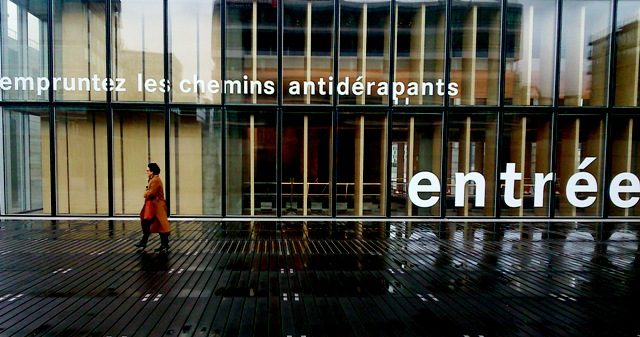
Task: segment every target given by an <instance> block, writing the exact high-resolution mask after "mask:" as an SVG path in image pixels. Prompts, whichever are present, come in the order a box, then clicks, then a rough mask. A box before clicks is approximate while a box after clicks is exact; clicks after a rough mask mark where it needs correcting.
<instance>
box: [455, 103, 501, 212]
mask: <svg viewBox="0 0 640 337" xmlns="http://www.w3.org/2000/svg"><path fill="white" fill-rule="evenodd" d="M496 116H497V115H496V114H495V113H486V112H484V113H482V112H478V113H473V114H463V113H460V114H458V113H450V114H449V125H448V133H449V145H448V154H447V170H448V172H447V215H459V216H469V215H471V216H493V215H494V210H495V207H496V202H495V189H496V186H495V185H496V184H495V182H496V175H495V171H496V170H495V167H496V141H497V136H498V135H497V123H496Z"/></svg>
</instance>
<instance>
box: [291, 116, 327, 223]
mask: <svg viewBox="0 0 640 337" xmlns="http://www.w3.org/2000/svg"><path fill="white" fill-rule="evenodd" d="M331 138H332V131H331V113H330V112H324V113H319V112H314V113H296V112H288V113H285V114H284V117H283V131H282V205H283V206H282V207H283V210H282V214H283V215H331V204H332V199H331V178H332V175H331V164H332V162H333V161H332V159H333V155H332V146H333V143H332V139H331Z"/></svg>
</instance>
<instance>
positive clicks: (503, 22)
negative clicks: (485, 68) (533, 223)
mask: <svg viewBox="0 0 640 337" xmlns="http://www.w3.org/2000/svg"><path fill="white" fill-rule="evenodd" d="M500 7H501V8H500V10H501V13H500V70H499V73H498V120H497V123H498V127H497V129H496V133H497V135H496V144H495V145H496V161H495V163H494V164H495V167H494V174H495V180H494V184H495V185H494V186H495V190H494V212H493V215H494V216H495V217H496V218H499V217H500V215H501V212H502V207H501V206H502V201H501V200H500V192H501V190H500V185H501V184H500V171H501V168H502V164H503V163H504V159H503V151H502V130H503V129H504V109H503V108H504V106H505V104H504V95H505V94H504V93H505V85H506V83H505V82H506V80H505V79H506V77H507V76H506V73H505V72H506V62H507V43H506V42H507V14H508V0H502V1H501V4H500ZM521 169H522V170H523V171H524V168H521ZM523 179H524V177H523ZM521 197H524V196H521Z"/></svg>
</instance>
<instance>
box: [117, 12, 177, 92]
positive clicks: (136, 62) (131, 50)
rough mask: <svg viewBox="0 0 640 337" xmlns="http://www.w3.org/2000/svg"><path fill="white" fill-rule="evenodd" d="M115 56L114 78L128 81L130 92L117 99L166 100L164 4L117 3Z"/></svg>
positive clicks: (126, 84) (127, 86)
mask: <svg viewBox="0 0 640 337" xmlns="http://www.w3.org/2000/svg"><path fill="white" fill-rule="evenodd" d="M112 8H113V13H111V15H112V23H113V26H112V35H113V36H112V41H113V42H112V43H113V46H114V49H115V50H114V52H113V53H112V55H113V59H112V60H111V64H112V65H113V72H114V76H115V77H118V78H123V79H125V80H126V83H125V87H126V89H127V90H126V91H122V92H116V93H115V96H114V100H119V101H155V102H161V101H163V99H164V91H165V90H166V89H167V86H166V83H165V81H164V42H163V41H164V39H163V36H164V28H163V27H164V25H163V20H162V18H163V15H162V11H163V8H162V3H160V2H158V1H154V0H128V1H120V2H117V3H114V4H113V6H112Z"/></svg>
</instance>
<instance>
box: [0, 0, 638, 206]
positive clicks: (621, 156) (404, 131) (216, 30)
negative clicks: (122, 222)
mask: <svg viewBox="0 0 640 337" xmlns="http://www.w3.org/2000/svg"><path fill="white" fill-rule="evenodd" d="M159 4H160V5H159ZM0 17H2V20H0V114H1V116H2V118H1V123H0V134H1V135H2V136H1V138H0V141H1V142H2V147H1V149H0V151H1V152H0V158H1V159H0V190H1V192H2V193H0V213H1V215H6V216H13V215H33V216H41V215H53V216H58V215H60V216H62V215H64V216H67V215H78V216H98V217H99V216H125V215H126V216H131V215H136V214H137V213H138V212H139V210H140V208H141V206H142V200H141V195H142V192H143V191H144V188H145V183H146V176H145V175H144V169H145V167H146V164H147V163H148V162H156V163H158V164H159V166H160V167H161V169H162V173H161V176H162V178H163V180H164V183H165V190H166V197H167V201H168V204H169V212H170V215H172V216H176V217H179V216H185V217H194V216H195V217H252V216H256V217H320V218H330V217H380V218H384V217H390V218H406V217H424V218H450V217H473V218H480V217H482V218H518V217H526V218H531V217H537V218H578V217H580V218H583V217H590V218H612V217H629V216H631V217H637V216H639V215H640V202H639V200H640V181H639V180H638V175H640V170H639V169H640V148H639V144H640V132H639V131H638V130H639V129H640V120H638V119H639V118H638V116H639V115H640V114H639V113H640V110H638V104H639V103H640V97H639V94H640V0H589V1H586V0H500V1H498V0H492V1H475V0H472V1H461V0H446V1H427V0H394V1H365V0H351V1H347V0H282V1H275V0H274V1H266V0H249V1H239V0H226V1H225V0H184V1H182V0H164V1H162V2H157V1H149V0H131V1H117V0H95V1H81V0H48V1H24V0H0ZM510 170H514V172H512V173H508V172H511V171H510ZM421 172H430V173H432V174H433V177H435V178H436V179H434V180H431V181H430V183H431V184H430V185H429V186H427V185H425V181H424V180H422V181H421V182H420V183H419V185H420V184H422V185H423V186H421V190H420V191H419V192H415V195H414V196H413V197H412V195H413V194H412V193H411V188H410V186H411V179H412V177H414V176H415V175H416V174H418V173H421ZM509 177H511V178H512V180H509V179H511V178H509ZM514 177H515V178H514ZM412 198H414V199H415V198H419V199H422V200H430V202H429V206H428V207H427V206H420V205H417V204H416V203H415V202H412Z"/></svg>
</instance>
